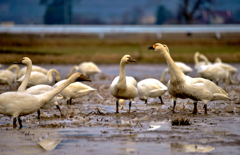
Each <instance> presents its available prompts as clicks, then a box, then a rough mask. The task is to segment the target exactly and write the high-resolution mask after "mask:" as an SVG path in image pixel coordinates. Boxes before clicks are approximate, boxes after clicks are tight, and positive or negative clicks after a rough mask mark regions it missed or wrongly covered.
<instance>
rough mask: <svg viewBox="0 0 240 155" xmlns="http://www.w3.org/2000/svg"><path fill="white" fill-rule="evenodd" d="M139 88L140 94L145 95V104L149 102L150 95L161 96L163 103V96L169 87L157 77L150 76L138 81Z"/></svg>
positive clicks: (153, 96)
mask: <svg viewBox="0 0 240 155" xmlns="http://www.w3.org/2000/svg"><path fill="white" fill-rule="evenodd" d="M137 88H138V95H139V96H140V97H143V99H144V100H145V104H147V99H148V98H149V97H152V98H156V97H159V99H160V101H161V103H162V104H163V101H162V97H161V96H162V95H163V94H164V93H165V92H166V91H167V87H166V86H165V85H164V84H162V83H161V82H160V81H158V80H157V79H153V78H148V79H144V80H141V81H139V82H138V83H137Z"/></svg>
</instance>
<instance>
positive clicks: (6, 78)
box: [0, 64, 19, 90]
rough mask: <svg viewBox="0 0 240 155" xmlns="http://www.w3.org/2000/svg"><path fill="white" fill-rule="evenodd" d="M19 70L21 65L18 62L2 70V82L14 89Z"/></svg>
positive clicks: (0, 75) (0, 76) (0, 77)
mask: <svg viewBox="0 0 240 155" xmlns="http://www.w3.org/2000/svg"><path fill="white" fill-rule="evenodd" d="M12 69H14V72H12V71H11V70H12ZM18 72H19V66H18V65H16V64H14V65H11V66H9V67H8V68H7V69H5V70H0V84H7V85H9V86H10V90H13V85H14V84H15V82H16V79H17V74H18Z"/></svg>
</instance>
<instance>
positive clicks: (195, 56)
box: [194, 53, 199, 65]
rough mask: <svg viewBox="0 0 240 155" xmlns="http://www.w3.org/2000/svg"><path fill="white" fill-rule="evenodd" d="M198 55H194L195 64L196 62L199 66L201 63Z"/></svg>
mask: <svg viewBox="0 0 240 155" xmlns="http://www.w3.org/2000/svg"><path fill="white" fill-rule="evenodd" d="M198 55H199V54H198V53H195V54H194V62H195V65H198V63H199V61H198Z"/></svg>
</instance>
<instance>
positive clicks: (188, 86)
mask: <svg viewBox="0 0 240 155" xmlns="http://www.w3.org/2000/svg"><path fill="white" fill-rule="evenodd" d="M148 50H154V51H157V52H159V53H160V54H162V55H163V56H164V58H165V59H166V61H167V64H168V68H169V70H170V80H169V81H168V84H167V88H168V92H169V94H170V95H171V96H172V99H173V112H174V108H175V106H176V101H177V98H182V99H185V98H189V99H191V100H192V101H193V103H194V109H193V113H197V102H198V101H202V102H203V103H204V108H205V114H207V103H208V102H209V101H215V100H229V97H228V96H227V95H228V94H227V93H226V92H225V91H224V90H223V89H222V88H220V87H218V86H217V85H216V84H215V83H213V82H211V81H210V80H207V79H204V78H191V77H189V76H186V75H184V73H183V72H182V71H181V70H180V69H179V68H178V67H177V65H176V64H175V63H174V61H173V59H172V58H171V56H170V54H169V52H168V51H167V46H166V45H163V44H160V43H156V44H154V45H153V46H151V47H148Z"/></svg>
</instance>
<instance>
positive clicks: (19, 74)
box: [18, 65, 48, 79]
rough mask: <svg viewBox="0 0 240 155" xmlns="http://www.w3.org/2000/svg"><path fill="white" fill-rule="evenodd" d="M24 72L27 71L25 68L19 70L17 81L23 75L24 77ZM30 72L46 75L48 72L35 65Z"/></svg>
mask: <svg viewBox="0 0 240 155" xmlns="http://www.w3.org/2000/svg"><path fill="white" fill-rule="evenodd" d="M26 71H27V67H23V68H22V69H21V70H20V72H19V73H18V79H19V78H20V77H22V76H23V75H25V73H26ZM32 71H36V72H41V73H43V74H46V75H47V72H48V70H47V69H45V68H43V67H40V66H37V65H32Z"/></svg>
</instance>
